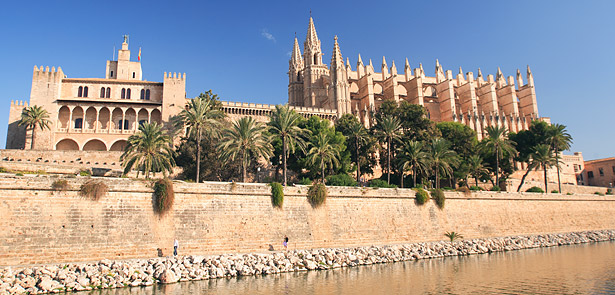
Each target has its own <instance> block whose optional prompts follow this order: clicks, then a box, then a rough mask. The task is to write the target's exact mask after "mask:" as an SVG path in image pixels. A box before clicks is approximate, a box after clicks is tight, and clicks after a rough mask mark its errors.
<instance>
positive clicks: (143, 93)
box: [140, 89, 145, 99]
mask: <svg viewBox="0 0 615 295" xmlns="http://www.w3.org/2000/svg"><path fill="white" fill-rule="evenodd" d="M140 98H141V99H145V89H141V97H140Z"/></svg>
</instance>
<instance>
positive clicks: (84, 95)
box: [83, 86, 88, 97]
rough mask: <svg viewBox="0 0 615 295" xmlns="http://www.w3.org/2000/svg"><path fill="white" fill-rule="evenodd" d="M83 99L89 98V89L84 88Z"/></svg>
mask: <svg viewBox="0 0 615 295" xmlns="http://www.w3.org/2000/svg"><path fill="white" fill-rule="evenodd" d="M83 97H88V87H87V86H85V87H83Z"/></svg>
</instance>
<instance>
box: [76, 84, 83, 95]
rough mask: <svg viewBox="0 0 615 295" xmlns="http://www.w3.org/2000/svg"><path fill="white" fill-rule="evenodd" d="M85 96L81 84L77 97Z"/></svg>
mask: <svg viewBox="0 0 615 295" xmlns="http://www.w3.org/2000/svg"><path fill="white" fill-rule="evenodd" d="M82 96H83V86H79V90H77V97H82Z"/></svg>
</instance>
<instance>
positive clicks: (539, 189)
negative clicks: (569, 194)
mask: <svg viewBox="0 0 615 295" xmlns="http://www.w3.org/2000/svg"><path fill="white" fill-rule="evenodd" d="M526 192H528V193H544V192H545V191H543V190H542V189H541V188H539V187H537V186H533V187H530V188H528V189H527V190H526Z"/></svg>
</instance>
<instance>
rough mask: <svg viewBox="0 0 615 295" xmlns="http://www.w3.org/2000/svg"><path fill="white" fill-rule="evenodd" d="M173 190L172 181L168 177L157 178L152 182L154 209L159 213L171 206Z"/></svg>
mask: <svg viewBox="0 0 615 295" xmlns="http://www.w3.org/2000/svg"><path fill="white" fill-rule="evenodd" d="M174 200H175V192H174V191H173V182H172V181H171V180H170V179H168V178H163V179H159V180H158V181H156V182H155V183H154V196H153V200H152V201H153V203H154V211H155V212H156V213H158V214H160V215H164V214H165V213H167V212H168V211H169V210H170V209H171V207H173V201H174Z"/></svg>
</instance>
